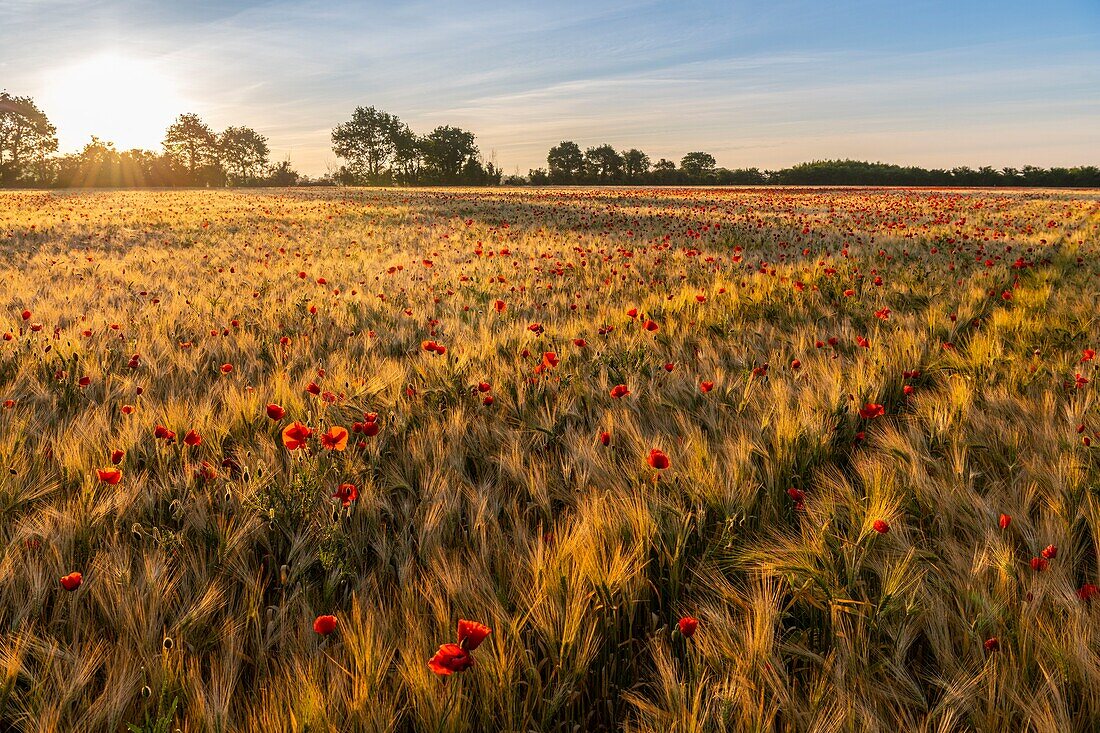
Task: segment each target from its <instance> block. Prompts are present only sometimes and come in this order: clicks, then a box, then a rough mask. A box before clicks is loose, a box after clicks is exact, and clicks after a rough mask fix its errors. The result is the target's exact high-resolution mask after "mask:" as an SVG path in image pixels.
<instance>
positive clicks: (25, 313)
mask: <svg viewBox="0 0 1100 733" xmlns="http://www.w3.org/2000/svg"><path fill="white" fill-rule="evenodd" d="M20 315H21V316H23V320H24V321H29V320H30V319H31V312H30V311H23V312H22V313H21V314H20Z"/></svg>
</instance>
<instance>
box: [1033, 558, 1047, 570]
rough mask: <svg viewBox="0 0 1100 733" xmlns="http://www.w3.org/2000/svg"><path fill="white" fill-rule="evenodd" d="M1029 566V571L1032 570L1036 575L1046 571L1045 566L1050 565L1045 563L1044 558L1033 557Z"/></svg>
mask: <svg viewBox="0 0 1100 733" xmlns="http://www.w3.org/2000/svg"><path fill="white" fill-rule="evenodd" d="M1030 564H1031V569H1032V570H1034V571H1035V572H1037V573H1041V572H1043V571H1044V570H1046V569H1047V566H1048V565H1050V563H1049V562H1048V561H1047V559H1046V558H1045V557H1033V558H1031V563H1030Z"/></svg>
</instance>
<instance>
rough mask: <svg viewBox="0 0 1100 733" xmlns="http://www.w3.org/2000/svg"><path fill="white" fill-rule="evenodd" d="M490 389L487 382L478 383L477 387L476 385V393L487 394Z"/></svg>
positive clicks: (490, 386)
mask: <svg viewBox="0 0 1100 733" xmlns="http://www.w3.org/2000/svg"><path fill="white" fill-rule="evenodd" d="M491 389H492V385H490V384H489V383H488V382H478V385H477V391H478V392H488V391H489V390H491Z"/></svg>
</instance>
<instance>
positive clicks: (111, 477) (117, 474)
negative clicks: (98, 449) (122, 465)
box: [95, 468, 122, 486]
mask: <svg viewBox="0 0 1100 733" xmlns="http://www.w3.org/2000/svg"><path fill="white" fill-rule="evenodd" d="M95 474H96V476H98V477H99V480H100V481H102V482H103V483H105V484H110V485H111V486H114V485H115V484H117V483H118V482H119V481H121V480H122V471H120V470H119V469H117V468H97V469H96V471H95Z"/></svg>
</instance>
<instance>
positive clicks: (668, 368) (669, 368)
mask: <svg viewBox="0 0 1100 733" xmlns="http://www.w3.org/2000/svg"><path fill="white" fill-rule="evenodd" d="M675 368H676V365H675V364H673V363H672V362H671V361H670V362H668V363H667V364H665V371H666V372H671V371H672V370H673V369H675Z"/></svg>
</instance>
